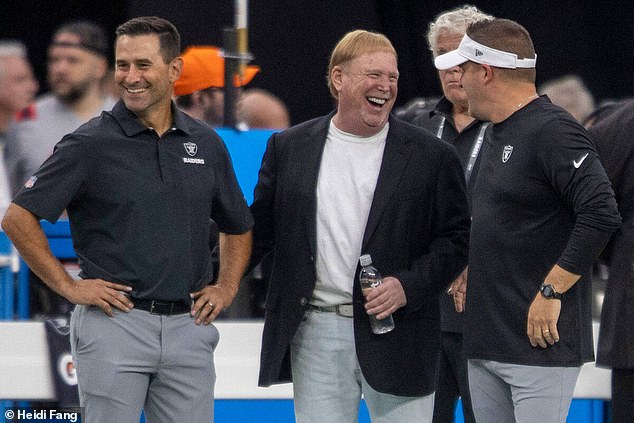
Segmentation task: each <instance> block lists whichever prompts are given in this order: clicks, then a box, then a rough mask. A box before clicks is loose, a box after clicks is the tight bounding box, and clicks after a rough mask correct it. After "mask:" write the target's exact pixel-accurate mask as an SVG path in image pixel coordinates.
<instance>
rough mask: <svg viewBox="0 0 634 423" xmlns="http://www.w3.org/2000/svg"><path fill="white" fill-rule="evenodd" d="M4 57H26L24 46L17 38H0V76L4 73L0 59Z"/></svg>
mask: <svg viewBox="0 0 634 423" xmlns="http://www.w3.org/2000/svg"><path fill="white" fill-rule="evenodd" d="M5 57H20V58H22V59H26V58H27V50H26V46H25V45H24V43H22V42H21V41H18V40H8V39H0V76H2V74H3V73H4V69H3V66H2V61H1V59H4V58H5Z"/></svg>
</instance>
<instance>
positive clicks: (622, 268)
mask: <svg viewBox="0 0 634 423" xmlns="http://www.w3.org/2000/svg"><path fill="white" fill-rule="evenodd" d="M588 133H589V134H590V136H591V137H592V140H593V141H594V144H595V145H596V147H597V152H598V153H599V156H600V157H601V163H603V165H604V166H605V171H606V172H607V174H608V177H609V178H610V181H611V182H612V186H613V187H614V193H615V195H616V200H617V203H618V204H619V212H620V213H621V216H622V217H623V225H622V226H621V229H620V230H619V231H618V232H617V233H616V234H614V237H613V239H612V241H611V243H610V247H609V248H607V249H606V252H607V253H608V254H606V256H607V259H608V264H609V266H610V279H609V281H608V283H607V285H606V291H605V298H604V300H603V307H602V308H601V330H600V332H599V347H598V351H597V365H599V366H606V367H610V368H611V369H612V402H611V405H612V407H611V409H612V421H613V422H615V423H616V422H619V423H621V422H622V423H625V422H629V421H631V420H632V416H634V330H633V328H634V307H633V306H634V302H633V299H634V263H633V260H634V166H633V165H632V163H634V142H632V136H633V135H634V101H632V100H630V101H627V102H626V103H624V104H621V105H619V106H618V108H617V109H616V110H615V111H614V112H613V113H612V114H611V115H610V116H608V117H606V118H605V119H604V120H601V121H599V122H598V123H596V124H595V125H593V126H592V127H591V128H590V129H589V130H588Z"/></svg>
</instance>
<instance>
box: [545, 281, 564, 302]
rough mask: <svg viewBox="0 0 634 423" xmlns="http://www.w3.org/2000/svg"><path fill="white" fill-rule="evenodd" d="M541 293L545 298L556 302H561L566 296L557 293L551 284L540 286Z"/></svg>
mask: <svg viewBox="0 0 634 423" xmlns="http://www.w3.org/2000/svg"><path fill="white" fill-rule="evenodd" d="M539 292H541V293H542V295H543V296H544V298H548V299H554V300H561V297H563V296H564V294H562V293H560V292H557V291H555V288H554V287H553V286H552V285H551V284H549V283H542V284H541V285H540V286H539Z"/></svg>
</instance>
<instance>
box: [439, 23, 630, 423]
mask: <svg viewBox="0 0 634 423" xmlns="http://www.w3.org/2000/svg"><path fill="white" fill-rule="evenodd" d="M536 58H537V56H536V55H535V50H534V47H533V43H532V41H531V38H530V35H529V34H528V32H527V31H526V29H524V28H523V27H522V26H521V25H519V24H517V23H516V22H513V21H510V20H507V19H493V20H487V21H481V22H476V23H473V24H471V25H470V26H469V28H468V29H467V33H466V35H465V36H464V38H463V39H462V42H461V43H460V46H459V47H458V49H457V50H454V51H452V52H449V53H446V54H444V55H441V56H438V57H437V58H436V60H435V64H436V67H437V68H438V69H449V68H451V67H455V66H460V68H461V69H462V71H463V73H462V77H461V84H462V86H463V87H464V90H465V91H466V94H467V98H468V104H469V113H470V114H471V115H472V116H473V117H475V118H476V119H480V120H484V121H487V120H488V121H491V122H492V123H493V125H492V134H491V137H490V138H487V140H486V141H485V145H484V146H483V148H482V152H481V153H480V154H481V155H482V157H481V160H482V163H481V167H480V170H479V174H478V178H477V181H476V183H475V186H474V191H473V209H472V216H473V221H472V225H471V241H470V253H469V273H468V275H469V276H468V282H467V289H466V303H464V310H465V311H464V313H465V316H464V334H463V349H464V353H465V356H466V357H467V358H468V360H469V364H468V365H469V370H468V371H469V387H470V391H471V400H472V404H473V410H474V414H475V417H476V420H477V421H479V422H496V423H498V422H501V423H504V422H509V423H511V422H520V423H521V422H527V423H528V422H540V423H551V422H552V423H563V422H565V421H566V416H567V414H568V409H569V406H570V402H571V400H572V395H573V392H574V388H575V384H576V380H577V377H578V375H579V370H580V366H581V365H582V364H583V363H584V362H588V361H592V360H593V358H594V354H593V346H592V345H593V344H592V320H591V310H590V304H591V301H590V298H591V286H590V282H591V279H590V270H591V267H592V264H593V262H594V260H595V259H596V258H597V256H598V255H599V254H600V252H601V250H603V248H604V246H605V244H606V243H607V241H608V239H609V238H610V235H611V234H612V233H613V232H614V231H615V230H616V229H617V228H618V227H619V225H620V221H621V219H620V216H619V214H618V211H617V208H616V202H615V200H614V193H613V191H612V188H611V185H610V182H609V180H608V178H607V176H606V174H605V171H604V169H603V167H602V165H601V163H600V162H599V159H598V156H597V153H596V151H595V149H594V147H593V145H592V143H591V141H590V140H589V138H588V136H587V134H586V132H585V130H584V129H583V127H581V126H580V125H579V124H578V123H577V122H576V121H575V120H574V119H573V118H572V117H571V116H570V115H569V114H568V113H566V112H565V111H564V110H563V109H561V108H559V107H557V106H555V105H553V104H552V103H551V102H550V100H549V99H548V97H545V96H544V97H539V96H538V95H537V92H536V88H535V76H536V71H535V64H536ZM464 288H465V287H460V288H459V289H456V290H454V300H455V301H456V303H457V307H456V308H457V309H459V308H461V307H459V306H462V305H463V300H464V293H465V289H464Z"/></svg>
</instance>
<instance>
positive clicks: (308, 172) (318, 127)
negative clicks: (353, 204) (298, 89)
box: [296, 112, 334, 256]
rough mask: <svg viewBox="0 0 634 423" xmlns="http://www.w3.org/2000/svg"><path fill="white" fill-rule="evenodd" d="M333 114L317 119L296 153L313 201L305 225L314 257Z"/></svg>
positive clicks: (299, 144)
mask: <svg viewBox="0 0 634 423" xmlns="http://www.w3.org/2000/svg"><path fill="white" fill-rule="evenodd" d="M333 114H334V112H333V113H331V114H330V115H328V116H325V117H323V118H321V119H317V120H316V121H315V125H314V126H313V127H312V128H311V129H310V130H309V131H307V132H306V134H305V137H306V138H305V139H304V140H303V142H301V143H298V146H299V149H300V150H299V151H296V157H297V158H298V160H297V163H296V165H297V166H301V167H303V168H304V169H305V173H304V175H305V178H304V180H303V181H302V183H303V184H305V186H304V188H305V189H306V190H307V192H309V193H310V196H309V197H308V198H310V199H311V204H309V205H308V207H307V208H306V210H308V213H306V214H305V215H304V219H305V220H304V224H305V226H306V234H307V236H308V240H309V244H310V249H311V251H310V254H311V255H312V256H314V255H315V253H316V251H317V178H318V177H319V168H320V166H321V159H322V157H323V153H324V146H325V144H326V137H327V136H328V127H329V125H330V120H331V119H332V116H333Z"/></svg>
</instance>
